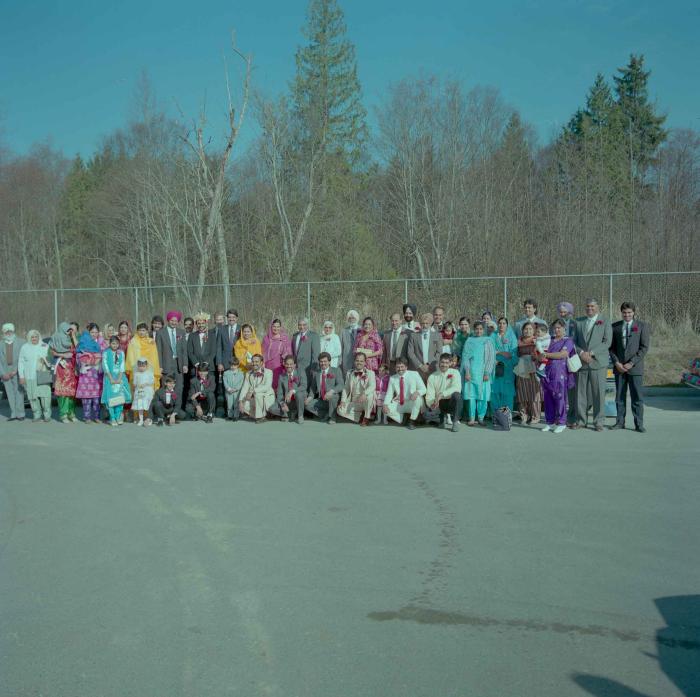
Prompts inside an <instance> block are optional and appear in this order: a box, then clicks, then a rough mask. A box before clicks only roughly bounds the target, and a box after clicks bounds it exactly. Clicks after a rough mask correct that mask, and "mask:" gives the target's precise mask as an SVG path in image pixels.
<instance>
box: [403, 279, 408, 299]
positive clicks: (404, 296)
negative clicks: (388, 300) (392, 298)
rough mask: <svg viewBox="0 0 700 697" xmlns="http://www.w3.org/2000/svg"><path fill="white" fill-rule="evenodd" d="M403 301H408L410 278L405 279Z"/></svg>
mask: <svg viewBox="0 0 700 697" xmlns="http://www.w3.org/2000/svg"><path fill="white" fill-rule="evenodd" d="M403 301H404V303H408V279H407V278H404V279H403Z"/></svg>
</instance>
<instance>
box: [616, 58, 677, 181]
mask: <svg viewBox="0 0 700 697" xmlns="http://www.w3.org/2000/svg"><path fill="white" fill-rule="evenodd" d="M618 73H619V75H616V76H615V77H614V78H613V79H614V80H615V94H616V96H617V104H618V106H619V108H620V112H621V118H622V127H623V128H624V131H625V136H626V139H627V143H626V147H627V151H628V153H629V155H630V159H631V161H632V163H633V167H634V169H635V174H637V175H638V176H643V174H644V172H645V171H646V169H647V168H648V166H649V165H650V164H651V163H652V162H653V161H654V159H655V157H656V152H657V150H658V147H659V145H661V143H663V141H664V140H665V139H666V135H667V133H666V131H665V130H664V128H663V123H664V121H665V120H666V117H665V116H659V115H657V114H656V113H655V111H654V106H653V105H652V104H650V103H649V91H648V88H647V82H648V81H649V75H650V74H651V71H645V70H644V56H643V55H639V56H635V55H634V54H632V55H631V56H630V60H629V63H628V64H627V65H626V66H625V67H624V68H619V69H618Z"/></svg>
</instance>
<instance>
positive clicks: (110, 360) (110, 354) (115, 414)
mask: <svg viewBox="0 0 700 697" xmlns="http://www.w3.org/2000/svg"><path fill="white" fill-rule="evenodd" d="M102 371H103V373H104V377H103V382H102V404H104V405H105V406H106V407H107V411H109V422H110V424H111V425H112V426H118V425H119V424H120V423H123V421H124V417H123V416H122V411H123V409H124V405H125V404H127V403H128V402H131V390H130V389H129V380H128V378H127V377H126V358H125V356H124V351H122V350H121V348H119V337H117V336H113V337H111V338H110V340H109V348H108V349H105V351H104V353H103V354H102Z"/></svg>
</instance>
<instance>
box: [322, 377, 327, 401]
mask: <svg viewBox="0 0 700 697" xmlns="http://www.w3.org/2000/svg"><path fill="white" fill-rule="evenodd" d="M325 398H326V372H325V371H323V372H322V373H321V399H325Z"/></svg>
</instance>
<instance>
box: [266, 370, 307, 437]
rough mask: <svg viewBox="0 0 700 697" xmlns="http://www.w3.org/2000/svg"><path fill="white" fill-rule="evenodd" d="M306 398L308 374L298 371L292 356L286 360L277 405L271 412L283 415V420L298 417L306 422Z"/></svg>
mask: <svg viewBox="0 0 700 697" xmlns="http://www.w3.org/2000/svg"><path fill="white" fill-rule="evenodd" d="M305 399H306V374H305V373H304V372H303V371H301V372H300V371H298V370H297V366H296V363H295V362H294V359H293V358H292V357H291V356H287V358H285V360H284V373H282V375H280V377H279V380H278V381H277V394H276V399H275V405H274V406H273V407H272V408H271V409H270V413H272V414H276V415H277V416H281V417H282V421H289V420H290V419H294V418H296V419H297V422H298V423H300V424H303V423H304V400H305Z"/></svg>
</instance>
